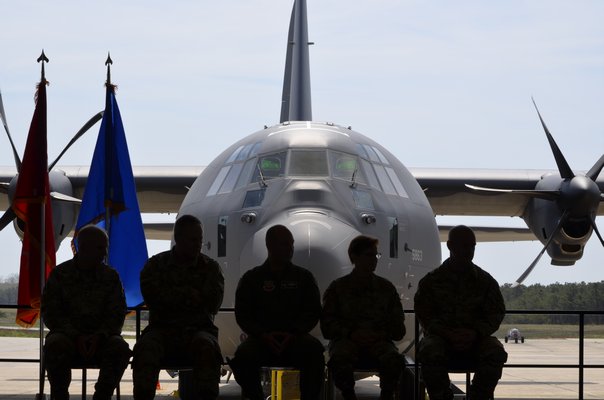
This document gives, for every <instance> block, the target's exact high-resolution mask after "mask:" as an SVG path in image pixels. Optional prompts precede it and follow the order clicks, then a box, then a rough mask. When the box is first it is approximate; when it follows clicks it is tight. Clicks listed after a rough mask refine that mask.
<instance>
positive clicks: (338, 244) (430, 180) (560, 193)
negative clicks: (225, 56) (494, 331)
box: [0, 0, 604, 354]
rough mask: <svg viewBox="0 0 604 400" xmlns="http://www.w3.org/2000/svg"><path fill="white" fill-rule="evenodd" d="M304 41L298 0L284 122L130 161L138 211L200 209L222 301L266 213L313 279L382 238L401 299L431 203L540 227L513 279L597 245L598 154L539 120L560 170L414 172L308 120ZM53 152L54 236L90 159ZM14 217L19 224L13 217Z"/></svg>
mask: <svg viewBox="0 0 604 400" xmlns="http://www.w3.org/2000/svg"><path fill="white" fill-rule="evenodd" d="M310 44H311V43H310V42H309V41H308V29H307V18H306V2H305V1H304V0H296V1H295V3H294V7H293V11H292V15H291V21H290V28H289V36H288V41H287V57H286V67H285V76H284V84H283V98H282V107H281V118H280V123H279V124H276V125H274V126H270V127H268V126H267V127H265V129H263V130H261V131H258V132H255V133H253V134H251V135H249V136H247V137H245V138H242V139H241V140H240V141H238V142H236V143H234V144H233V145H232V146H230V147H229V148H227V149H226V150H224V151H223V152H222V153H221V154H220V155H219V156H218V157H216V159H214V160H213V161H212V162H211V163H210V164H209V165H208V166H206V167H173V168H166V167H161V168H159V167H134V168H133V170H134V175H135V180H136V185H137V193H138V197H139V203H140V208H141V212H143V213H175V212H178V213H179V214H185V213H187V214H193V215H195V216H197V217H199V218H200V219H201V220H202V222H203V224H204V231H205V232H204V239H205V245H204V246H205V248H204V252H206V253H207V254H208V255H209V256H211V257H213V258H215V259H216V260H218V261H219V262H220V264H221V266H222V268H223V271H224V274H225V278H226V288H225V298H224V303H223V306H224V307H232V306H233V302H234V293H235V288H236V285H237V282H238V280H239V277H240V276H241V275H242V274H243V273H244V272H245V271H246V270H248V269H250V268H251V267H253V266H255V265H258V264H259V263H261V262H262V261H263V260H264V259H265V257H266V250H265V247H264V235H265V232H266V230H267V229H268V227H270V226H272V225H275V224H283V225H285V226H287V227H288V228H289V229H290V230H291V231H292V233H293V234H294V237H295V255H294V262H295V263H297V264H300V265H303V266H306V267H307V268H308V269H309V270H311V271H312V272H313V274H314V275H315V277H316V278H317V281H318V282H319V286H320V288H321V290H325V288H326V287H327V285H328V284H329V283H330V282H331V281H332V280H333V279H335V278H336V277H339V276H342V275H343V274H346V273H347V272H348V271H349V270H350V269H351V267H352V266H351V265H350V262H349V260H348V256H347V251H346V250H347V246H348V243H349V241H350V239H352V238H353V237H354V236H356V235H358V234H360V233H363V234H369V235H373V236H375V237H377V238H379V240H380V243H381V250H382V253H383V257H382V258H381V260H380V263H379V264H378V269H377V273H379V274H380V275H382V276H384V277H387V278H388V279H389V280H391V281H392V282H393V283H394V284H395V286H396V287H397V288H398V290H399V292H400V295H401V298H402V299H403V302H404V307H405V308H406V309H412V308H413V295H414V293H415V290H416V287H417V284H418V281H419V279H421V277H423V276H424V275H425V274H426V273H427V272H428V271H430V270H431V269H433V268H435V267H436V266H438V265H439V264H440V262H441V246H440V242H441V241H443V240H444V238H445V237H446V234H447V231H448V229H449V227H446V226H440V227H439V226H437V223H436V221H435V217H434V216H435V215H480V216H517V217H521V218H522V219H523V220H524V221H525V222H526V224H527V226H528V229H515V228H481V227H475V228H476V232H477V237H478V240H479V241H510V240H534V239H535V238H536V239H538V240H540V241H541V242H542V243H543V244H544V247H543V250H542V251H541V253H540V254H539V255H538V257H537V258H536V259H535V261H534V262H533V263H532V264H531V265H530V267H529V269H528V270H527V271H526V272H525V273H524V274H522V275H521V277H520V278H519V279H518V283H520V282H522V280H524V278H526V276H527V275H528V273H530V270H531V269H532V268H533V267H534V266H535V264H536V262H537V261H538V259H539V258H540V257H541V255H542V254H544V252H545V251H547V252H548V254H549V256H550V257H551V260H552V263H553V264H558V265H571V264H573V263H575V262H576V261H577V260H579V259H581V257H582V254H583V248H584V246H585V244H586V243H587V241H588V240H589V238H590V236H591V234H592V232H594V231H595V232H596V235H597V236H598V238H599V240H600V242H602V244H603V245H604V242H603V241H602V237H601V235H600V233H599V231H598V229H597V227H596V225H595V217H596V215H603V214H604V207H603V206H601V205H600V204H601V202H602V200H603V199H604V196H603V195H602V191H603V190H604V178H601V177H600V178H598V175H599V173H600V170H601V169H602V166H603V165H604V156H603V157H601V158H600V159H599V160H598V161H597V162H596V163H595V165H594V166H593V167H592V168H591V169H590V170H589V171H588V172H587V173H585V174H583V173H579V172H576V171H573V170H572V169H571V168H570V166H569V165H568V163H567V162H566V160H565V159H564V156H563V154H562V152H561V151H560V149H558V147H557V145H556V143H555V141H554V139H553V137H552V136H551V135H550V133H549V131H548V129H547V127H546V125H545V122H543V120H541V122H542V124H543V128H544V130H545V133H546V138H547V140H548V141H549V144H550V146H551V148H552V151H553V153H554V157H555V160H556V163H557V166H558V169H557V170H543V171H534V170H530V171H529V170H501V171H496V170H460V169H413V170H409V169H407V168H406V167H405V166H404V165H403V164H402V163H401V162H400V161H399V160H398V159H397V158H396V157H395V156H393V155H392V153H391V152H390V151H388V149H387V148H386V147H384V145H383V144H380V143H377V142H375V141H373V140H371V139H370V138H369V137H367V136H364V135H363V134H361V133H359V132H356V131H354V130H353V129H351V128H350V127H347V126H341V125H336V124H332V123H323V122H318V121H313V120H312V108H311V90H310V67H309V56H308V46H309V45H310ZM536 117H539V118H541V117H540V116H539V115H537V116H536ZM95 119H97V117H93V119H92V120H91V121H89V122H90V124H93V123H94V120H95ZM5 120H6V119H5V118H3V122H4V121H5ZM90 124H88V125H90ZM5 128H6V130H7V133H8V127H7V126H6V124H5ZM85 128H86V127H84V128H83V131H85ZM9 136H10V135H9ZM77 136H78V135H76V137H77ZM13 149H14V146H13ZM14 155H15V160H16V163H17V165H18V164H19V161H18V160H19V157H18V155H17V151H16V150H14ZM55 164H56V161H55V162H53V163H52V165H51V167H52V170H51V174H50V181H51V183H50V184H51V191H53V192H54V193H55V194H54V197H53V218H54V225H55V226H54V228H55V235H56V243H57V245H58V244H59V243H60V242H61V241H62V240H64V239H65V238H66V237H67V236H68V235H69V234H70V232H71V231H72V230H73V227H74V225H75V221H76V214H77V205H74V203H73V202H72V201H73V198H76V199H77V198H82V191H83V188H84V186H85V182H86V178H87V170H88V168H87V167H79V168H75V167H70V168H55V167H54V166H55ZM15 171H16V170H15V168H3V169H0V182H3V183H2V184H1V186H0V188H3V189H4V191H5V192H7V193H8V196H1V199H0V206H1V207H2V208H3V209H5V210H6V209H8V211H7V212H6V213H5V214H4V215H3V216H2V218H1V219H0V227H1V228H4V227H5V226H7V225H8V224H10V222H11V221H13V220H14V215H13V214H12V213H11V211H10V209H9V200H8V199H10V198H11V195H12V192H13V190H14V186H15V175H16V172H15ZM14 227H15V229H16V230H17V233H19V234H20V233H21V230H20V228H19V223H18V221H16V220H15V221H14ZM145 231H146V234H147V238H148V239H166V240H169V239H170V238H171V231H172V225H171V224H147V225H146V226H145ZM409 321H410V322H411V321H412V318H410V319H409ZM218 324H219V326H220V328H221V330H220V332H221V338H220V339H221V346H222V348H223V350H224V352H225V354H232V352H233V351H234V348H235V346H236V345H237V344H238V343H239V341H240V334H241V331H240V329H239V328H238V327H237V325H236V324H235V322H234V318H233V317H232V315H231V314H221V315H219V318H218ZM409 331H412V329H409ZM407 344H408V342H405V343H403V344H402V345H407Z"/></svg>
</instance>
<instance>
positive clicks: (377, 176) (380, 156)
mask: <svg viewBox="0 0 604 400" xmlns="http://www.w3.org/2000/svg"><path fill="white" fill-rule="evenodd" d="M357 153H358V155H359V157H361V164H362V166H363V171H364V172H365V176H366V177H367V182H368V183H369V185H370V186H371V187H374V188H376V189H378V190H383V191H384V193H386V194H390V195H395V196H397V195H398V196H400V197H409V195H408V194H407V191H406V190H405V187H404V186H403V183H402V182H401V180H400V179H399V177H398V176H397V174H396V172H395V170H394V168H392V167H391V166H390V165H391V164H390V161H388V158H386V156H385V155H384V152H382V151H381V150H380V149H379V148H377V147H376V146H370V145H368V144H361V143H357Z"/></svg>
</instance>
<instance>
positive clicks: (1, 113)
mask: <svg viewBox="0 0 604 400" xmlns="http://www.w3.org/2000/svg"><path fill="white" fill-rule="evenodd" d="M0 119H2V125H4V130H5V131H6V134H7V136H8V141H9V142H10V146H11V147H12V149H13V157H14V158H15V165H16V166H17V171H21V158H19V153H17V148H16V147H15V143H13V138H12V136H11V135H10V131H9V130H8V124H7V123H6V113H5V112H4V104H3V103H2V92H0Z"/></svg>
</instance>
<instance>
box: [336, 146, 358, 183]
mask: <svg viewBox="0 0 604 400" xmlns="http://www.w3.org/2000/svg"><path fill="white" fill-rule="evenodd" d="M329 163H330V165H331V176H333V177H334V178H337V179H343V180H346V181H349V182H350V183H353V182H355V183H362V184H364V183H365V175H364V174H363V171H362V170H361V167H360V165H359V158H358V157H357V156H354V155H352V154H346V153H340V152H339V151H330V152H329Z"/></svg>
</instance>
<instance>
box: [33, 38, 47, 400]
mask: <svg viewBox="0 0 604 400" xmlns="http://www.w3.org/2000/svg"><path fill="white" fill-rule="evenodd" d="M37 61H38V62H42V75H41V78H40V86H41V87H42V85H46V77H45V74H44V63H45V62H48V61H49V60H48V58H47V57H46V55H45V54H44V50H42V54H41V55H40V57H38V60H37ZM46 168H48V161H47V166H46ZM41 198H42V201H41V202H40V211H41V212H40V229H41V232H40V306H41V305H42V302H41V300H42V293H43V292H44V283H45V281H46V202H47V201H49V199H47V198H46V193H42V196H41ZM38 320H39V322H40V365H39V376H38V394H37V395H36V400H42V399H45V398H46V396H45V395H44V379H45V377H44V321H43V320H42V315H41V314H40V318H39V319H38Z"/></svg>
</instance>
